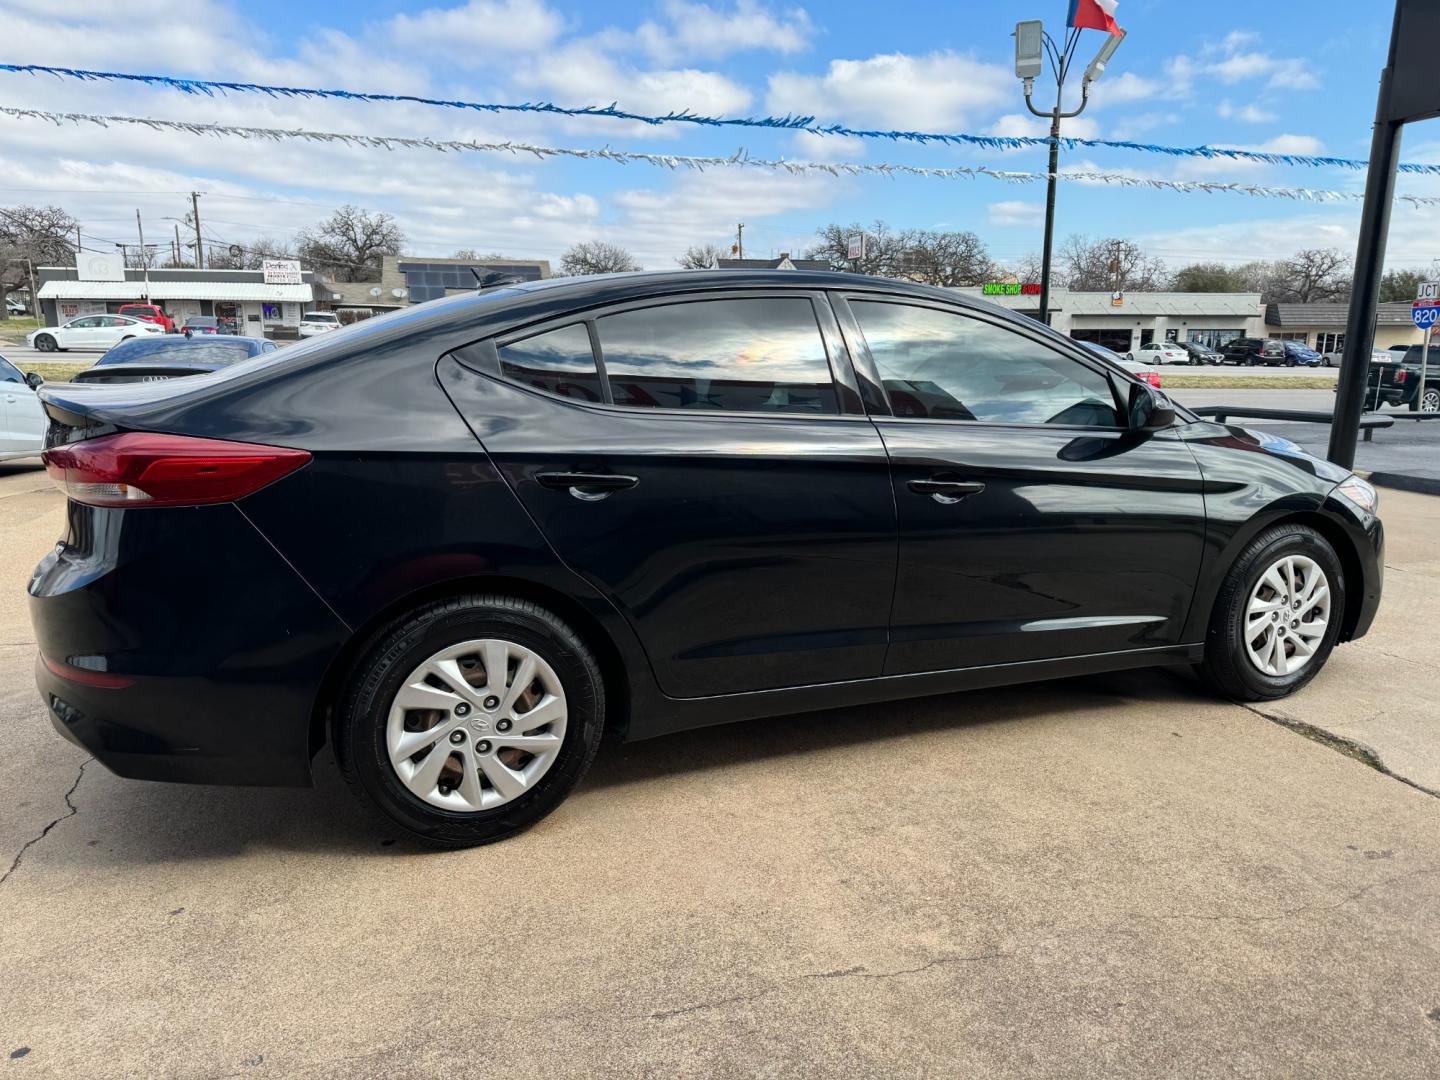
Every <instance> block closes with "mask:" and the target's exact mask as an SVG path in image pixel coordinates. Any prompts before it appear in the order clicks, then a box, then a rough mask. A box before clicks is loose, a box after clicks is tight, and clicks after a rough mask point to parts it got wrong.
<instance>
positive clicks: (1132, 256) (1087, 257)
mask: <svg viewBox="0 0 1440 1080" xmlns="http://www.w3.org/2000/svg"><path fill="white" fill-rule="evenodd" d="M1059 261H1060V265H1061V266H1062V267H1063V274H1064V277H1065V284H1066V285H1068V286H1069V287H1070V288H1072V289H1075V290H1077V291H1080V292H1116V291H1119V292H1125V291H1133V292H1158V291H1161V290H1163V289H1165V288H1166V287H1167V286H1168V285H1169V277H1170V275H1169V272H1168V271H1167V270H1166V269H1165V264H1164V263H1163V262H1161V261H1160V260H1159V259H1152V258H1150V257H1149V256H1147V255H1146V254H1145V251H1144V249H1142V248H1141V247H1140V245H1138V244H1136V243H1135V242H1134V241H1132V240H1123V239H1119V238H1116V237H1111V238H1108V239H1105V240H1094V241H1092V240H1090V239H1089V238H1088V237H1085V236H1071V237H1070V238H1069V239H1068V240H1066V241H1065V245H1064V246H1063V247H1062V248H1061V249H1060V253H1059Z"/></svg>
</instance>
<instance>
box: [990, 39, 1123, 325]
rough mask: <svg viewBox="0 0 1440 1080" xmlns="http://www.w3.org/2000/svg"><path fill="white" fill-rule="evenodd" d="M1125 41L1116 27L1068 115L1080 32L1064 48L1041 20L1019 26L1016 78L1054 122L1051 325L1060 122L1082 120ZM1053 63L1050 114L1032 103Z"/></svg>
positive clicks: (1045, 272) (1044, 283) (1044, 264)
mask: <svg viewBox="0 0 1440 1080" xmlns="http://www.w3.org/2000/svg"><path fill="white" fill-rule="evenodd" d="M1124 40H1125V31H1124V30H1121V29H1119V28H1118V27H1116V28H1115V29H1114V30H1113V31H1111V32H1110V33H1109V34H1107V35H1106V38H1105V44H1103V45H1101V46H1100V51H1099V52H1098V53H1096V54H1095V59H1094V60H1091V61H1090V66H1089V67H1087V68H1086V69H1085V77H1084V79H1083V80H1082V81H1081V83H1080V107H1079V108H1078V109H1074V110H1072V111H1071V112H1066V111H1065V78H1066V76H1068V75H1069V74H1070V61H1071V60H1073V59H1074V58H1075V46H1076V45H1078V44H1079V43H1080V28H1079V27H1068V28H1067V29H1066V32H1065V44H1064V46H1063V47H1062V46H1060V45H1057V44H1056V43H1055V39H1054V38H1052V37H1051V36H1050V35H1049V34H1047V33H1046V32H1045V27H1044V26H1043V25H1042V24H1041V21H1040V20H1039V19H1029V20H1026V21H1023V22H1018V23H1016V24H1015V76H1016V78H1018V79H1020V80H1021V81H1022V82H1023V83H1024V85H1025V107H1026V108H1027V109H1029V110H1030V111H1031V112H1032V113H1034V114H1035V115H1036V116H1041V117H1049V119H1050V167H1049V169H1048V170H1047V171H1046V176H1047V180H1046V190H1045V248H1044V252H1043V255H1042V261H1041V270H1040V321H1041V322H1043V323H1046V324H1048V323H1049V322H1050V260H1051V252H1052V250H1053V248H1054V243H1055V182H1056V180H1055V174H1056V173H1057V172H1058V171H1059V169H1060V121H1061V120H1066V119H1069V118H1070V117H1072V116H1079V115H1080V114H1081V113H1082V112H1084V111H1085V106H1086V105H1088V104H1090V84H1091V83H1092V82H1095V81H1096V80H1097V79H1099V78H1100V76H1101V75H1103V74H1104V73H1105V65H1106V64H1108V63H1109V62H1110V58H1111V57H1113V56H1114V55H1115V50H1116V49H1118V48H1120V43H1121V42H1122V41H1124ZM1045 57H1048V58H1049V60H1050V70H1051V71H1052V72H1053V73H1054V75H1055V107H1054V108H1053V109H1051V110H1050V111H1049V112H1043V111H1041V110H1040V109H1037V108H1035V104H1034V102H1032V101H1031V100H1030V96H1031V94H1032V93H1033V92H1034V90H1035V79H1036V77H1037V76H1038V75H1040V74H1041V72H1042V71H1043V70H1044V58H1045Z"/></svg>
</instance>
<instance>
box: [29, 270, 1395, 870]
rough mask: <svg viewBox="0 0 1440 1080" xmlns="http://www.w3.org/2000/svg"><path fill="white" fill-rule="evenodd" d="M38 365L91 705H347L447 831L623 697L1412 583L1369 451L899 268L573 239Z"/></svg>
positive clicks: (684, 716)
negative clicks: (176, 369) (181, 337)
mask: <svg viewBox="0 0 1440 1080" xmlns="http://www.w3.org/2000/svg"><path fill="white" fill-rule="evenodd" d="M602 356H603V363H602V360H601V357H602ZM381 391H383V392H381ZM40 393H41V398H42V400H43V401H44V403H45V408H46V410H47V412H48V414H49V416H50V421H51V423H50V428H49V431H48V434H47V442H48V444H49V446H50V449H49V450H47V451H46V454H45V463H46V467H47V469H48V470H49V472H50V474H51V476H52V477H54V478H55V481H56V483H57V484H59V485H61V486H62V487H63V488H64V490H65V492H66V494H67V496H68V499H69V504H68V507H67V515H66V526H65V534H64V536H63V537H62V538H61V540H60V542H59V543H58V544H57V545H56V547H55V548H54V550H52V551H51V552H50V553H48V554H47V555H46V556H45V557H44V559H43V560H41V562H40V565H39V566H38V567H37V569H36V570H35V573H34V575H33V577H32V579H31V581H30V583H29V597H30V612H31V618H32V620H33V623H34V626H35V631H36V639H37V644H38V650H39V654H40V655H39V658H38V663H37V666H36V671H37V680H38V683H39V689H40V691H41V695H42V699H43V700H44V702H45V707H46V708H47V710H49V712H50V715H51V717H52V719H53V722H54V724H55V726H56V727H57V728H58V729H59V731H60V732H61V733H62V734H64V735H65V736H66V737H67V738H70V739H72V740H74V741H75V742H77V743H79V744H81V745H82V746H84V747H87V748H88V749H89V752H90V753H92V754H94V755H95V756H96V757H97V758H98V759H99V760H100V761H101V762H102V763H104V764H105V765H106V766H108V767H109V768H110V769H112V770H114V771H115V772H117V773H119V774H121V775H123V776H129V777H138V778H145V779H153V780H165V779H169V780H185V781H190V782H210V783H243V784H305V783H308V782H309V780H310V761H311V758H312V756H313V755H314V754H315V753H316V752H317V750H318V749H319V748H320V747H321V746H322V745H324V744H325V743H326V742H327V741H330V742H332V743H333V747H334V751H335V754H336V757H337V760H338V761H339V763H340V768H341V770H342V772H343V774H344V776H345V777H346V779H347V780H348V782H349V784H350V785H351V787H352V788H353V789H354V790H355V792H356V793H357V794H358V795H359V796H360V797H361V799H362V800H363V801H365V802H366V803H367V804H369V805H371V806H372V807H375V808H377V809H379V810H380V811H381V813H383V814H384V815H385V816H386V817H387V818H388V819H389V821H390V822H391V823H392V824H393V825H394V826H395V827H396V828H398V829H400V830H402V831H404V832H406V833H408V834H409V835H411V836H413V837H416V838H419V839H421V840H424V841H427V842H429V843H431V844H434V845H438V846H447V847H454V846H462V845H467V844H475V843H482V842H486V841H490V840H496V839H499V838H501V837H504V836H507V835H509V834H511V833H514V832H516V831H518V830H520V829H522V828H524V827H526V826H527V825H529V824H530V823H532V822H534V821H536V820H538V819H539V818H541V817H543V816H544V815H545V814H547V813H549V812H550V811H551V810H553V809H554V808H555V807H556V806H557V805H558V804H559V803H560V802H561V800H563V799H564V798H565V796H566V795H567V794H568V793H569V792H570V790H571V789H572V788H573V787H574V786H575V784H576V783H577V782H578V781H579V779H580V777H581V775H582V774H583V773H584V772H585V769H586V767H587V765H588V764H589V762H590V760H591V758H592V757H593V755H594V754H595V752H596V749H597V748H598V746H599V744H600V740H601V738H602V735H603V734H604V733H605V732H606V731H607V730H608V731H609V732H610V733H611V734H613V735H615V736H616V737H618V738H621V739H631V740H634V739H643V738H649V737H652V736H657V735H663V734H666V733H669V732H675V731H679V730H682V729H686V728H694V727H701V726H704V725H707V724H715V723H721V722H729V721H736V720H742V719H748V718H753V717H760V716H777V715H780V714H784V713H793V712H798V711H804V710H808V709H825V708H832V707H834V706H837V705H842V704H857V703H861V702H875V701H882V700H888V699H894V698H903V697H915V696H920V695H925V694H938V693H948V692H951V691H955V690H961V689H966V688H971V687H980V686H994V685H996V684H1000V683H1018V682H1025V681H1029V680H1034V679H1044V678H1053V677H1057V676H1067V675H1074V674H1078V673H1081V672H1096V671H1111V670H1118V669H1122V668H1132V667H1141V666H1148V665H1156V664H1173V665H1179V666H1186V667H1188V666H1198V670H1199V672H1200V674H1201V676H1202V677H1203V678H1204V680H1205V681H1206V682H1207V683H1208V684H1209V685H1210V686H1212V687H1214V688H1215V689H1216V690H1217V691H1218V692H1219V693H1220V694H1222V695H1223V696H1224V697H1225V698H1227V699H1229V700H1242V701H1254V700H1265V699H1273V698H1278V697H1282V696H1284V695H1286V694H1289V693H1291V692H1293V691H1295V690H1296V689H1298V688H1299V687H1301V686H1303V685H1304V684H1305V683H1306V682H1308V681H1309V680H1310V679H1311V678H1313V677H1314V676H1315V674H1316V673H1317V672H1318V671H1319V670H1320V668H1321V666H1322V665H1323V664H1324V663H1325V661H1326V659H1327V657H1328V656H1329V654H1330V651H1331V649H1332V647H1333V646H1335V645H1336V644H1337V643H1338V642H1342V641H1348V640H1351V639H1354V638H1358V637H1360V636H1361V635H1363V634H1365V633H1366V631H1367V630H1368V629H1369V627H1370V624H1371V621H1372V619H1373V617H1374V615H1375V611H1376V608H1377V606H1378V604H1379V601H1380V589H1381V569H1380V558H1379V556H1380V552H1381V549H1382V546H1383V529H1382V526H1381V523H1380V521H1379V519H1378V517H1377V516H1376V515H1377V505H1376V496H1375V492H1374V489H1373V488H1371V487H1370V486H1369V485H1368V484H1366V483H1365V482H1364V481H1363V480H1361V479H1360V478H1358V477H1356V476H1354V475H1352V474H1351V473H1350V472H1349V471H1348V470H1345V469H1341V468H1338V467H1337V466H1335V465H1333V464H1330V463H1329V462H1326V461H1323V460H1320V459H1317V458H1314V457H1311V456H1310V455H1308V454H1306V453H1304V452H1303V451H1302V450H1301V449H1300V448H1299V447H1297V446H1295V445H1294V444H1293V443H1290V442H1288V441H1287V440H1284V439H1280V438H1276V437H1274V436H1272V435H1268V434H1263V433H1255V432H1250V431H1247V430H1245V429H1243V428H1240V427H1233V426H1226V425H1222V424H1218V423H1215V422H1212V421H1205V420H1201V419H1199V418H1198V417H1196V416H1195V415H1193V414H1192V413H1190V412H1188V411H1187V410H1185V409H1184V408H1183V407H1180V406H1178V405H1175V404H1173V403H1172V402H1171V401H1170V400H1169V399H1168V398H1167V397H1166V396H1165V394H1164V393H1163V392H1162V391H1159V390H1156V389H1154V388H1153V387H1151V386H1149V385H1147V384H1146V383H1144V382H1141V381H1140V380H1138V379H1135V378H1132V377H1131V376H1129V375H1126V374H1124V373H1123V372H1121V371H1118V370H1116V369H1115V367H1114V366H1113V365H1111V364H1108V363H1106V362H1104V361H1102V360H1101V359H1100V358H1099V357H1097V356H1095V355H1094V354H1093V352H1091V351H1088V350H1086V349H1084V348H1082V347H1080V346H1079V345H1077V344H1076V343H1075V342H1073V341H1071V340H1070V339H1069V338H1066V337H1064V336H1062V335H1060V334H1058V333H1056V332H1055V331H1053V330H1051V329H1050V328H1048V327H1046V326H1043V325H1041V324H1040V323H1038V322H1036V321H1034V320H1032V319H1029V318H1027V317H1025V316H1023V315H1018V314H1014V313H1011V312H1007V311H1003V310H1001V309H998V308H995V307H993V306H992V305H989V304H986V303H984V302H983V301H980V300H972V299H969V298H966V297H963V296H959V295H957V294H955V293H951V292H949V291H946V290H943V289H937V288H930V287H927V286H923V285H917V284H912V283H910V282H903V281H895V280H886V279H881V278H867V277H859V276H854V275H841V274H833V273H815V272H809V271H803V270H802V271H795V270H791V271H748V270H721V271H674V272H667V273H650V274H645V273H639V274H607V275H603V276H601V277H582V278H551V279H546V280H543V281H537V282H528V283H525V284H523V285H518V286H513V287H508V288H504V289H495V290H490V291H486V292H478V293H466V294H464V295H456V296H451V297H447V298H444V299H440V300H435V301H432V302H430V303H428V304H425V305H423V306H421V307H416V308H410V309H407V310H405V311H403V312H398V313H395V314H391V315H386V316H381V317H379V318H375V319H371V320H368V321H367V322H365V323H363V324H361V325H359V326H355V327H351V328H349V329H348V330H347V332H345V333H342V334H329V335H325V336H323V337H320V338H317V339H315V340H313V341H310V342H307V343H304V344H301V345H299V346H296V347H293V348H287V349H281V350H279V351H277V352H274V353H271V354H268V355H265V356H259V357H256V358H254V359H253V360H248V361H244V362H242V363H239V364H234V365H232V366H230V367H228V368H226V369H225V370H222V371H217V372H215V373H214V374H213V375H210V376H206V377H205V378H197V379H175V380H171V381H169V382H160V383H132V384H130V385H128V386H116V387H96V388H87V387H67V386H65V385H63V384H54V383H52V384H47V385H46V386H45V387H43V388H42V390H41V392H40ZM217 567H223V570H224V572H217ZM876 715H877V720H876V723H877V724H879V725H880V726H881V728H882V729H883V726H884V724H885V718H884V716H883V714H878V713H877V714H876ZM962 767H963V766H962Z"/></svg>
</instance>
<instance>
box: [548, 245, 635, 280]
mask: <svg viewBox="0 0 1440 1080" xmlns="http://www.w3.org/2000/svg"><path fill="white" fill-rule="evenodd" d="M641 269H643V267H642V266H641V265H640V264H639V263H637V262H636V261H635V258H634V256H632V255H631V254H630V253H629V252H628V251H626V250H625V249H624V248H623V247H621V246H620V245H619V244H611V243H607V242H606V241H604V240H584V241H582V242H580V243H578V244H576V245H575V246H574V247H572V248H571V249H570V250H569V251H567V252H565V254H564V255H562V256H561V257H560V273H561V275H562V276H565V277H575V276H577V275H580V274H622V273H624V272H626V271H627V270H641Z"/></svg>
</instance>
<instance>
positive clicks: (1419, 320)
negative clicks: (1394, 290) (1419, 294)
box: [1410, 300, 1440, 330]
mask: <svg viewBox="0 0 1440 1080" xmlns="http://www.w3.org/2000/svg"><path fill="white" fill-rule="evenodd" d="M1410 319H1411V321H1413V322H1414V323H1415V325H1416V326H1418V327H1419V328H1420V329H1421V330H1429V329H1430V328H1431V327H1433V326H1436V325H1437V324H1440V300H1416V301H1415V303H1413V304H1411V305H1410Z"/></svg>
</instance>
